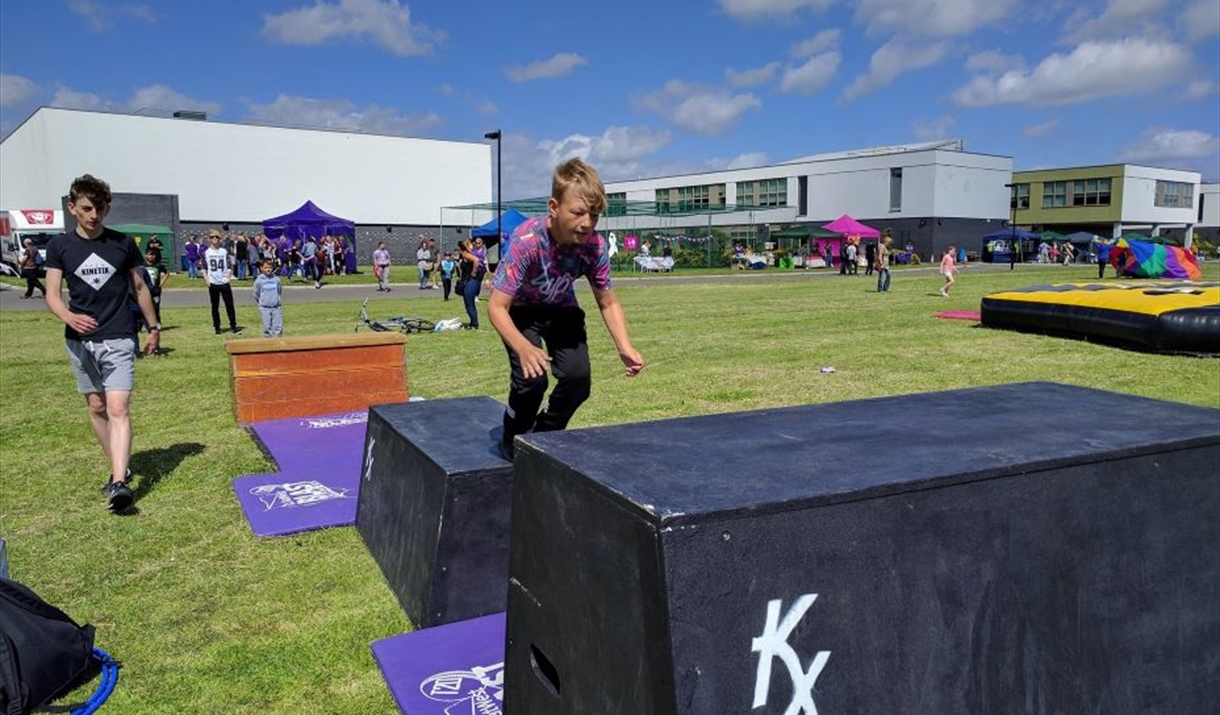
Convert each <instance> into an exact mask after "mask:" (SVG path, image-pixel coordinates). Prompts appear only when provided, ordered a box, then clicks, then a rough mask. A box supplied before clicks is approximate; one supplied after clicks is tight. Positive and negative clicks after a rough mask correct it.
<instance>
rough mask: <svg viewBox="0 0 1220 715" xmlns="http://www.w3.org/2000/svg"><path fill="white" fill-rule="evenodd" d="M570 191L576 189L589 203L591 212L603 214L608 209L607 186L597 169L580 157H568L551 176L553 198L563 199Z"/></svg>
mask: <svg viewBox="0 0 1220 715" xmlns="http://www.w3.org/2000/svg"><path fill="white" fill-rule="evenodd" d="M568 191H576V192H577V193H578V195H579V196H580V197H581V198H582V199H584V200H585V203H587V204H588V205H589V211H590V213H595V214H602V213H605V211H606V187H605V185H603V184H602V177H601V176H599V175H598V173H597V169H594V168H593V167H591V166H589V165H588V164H586V163H584V162H583V161H581V160H580V159H568V160H567V161H565V162H564V163H562V164H560V165H559V166H557V167H555V174H554V175H553V176H552V177H551V198H553V199H555V200H556V201H563V197H564V195H566V194H567V193H568Z"/></svg>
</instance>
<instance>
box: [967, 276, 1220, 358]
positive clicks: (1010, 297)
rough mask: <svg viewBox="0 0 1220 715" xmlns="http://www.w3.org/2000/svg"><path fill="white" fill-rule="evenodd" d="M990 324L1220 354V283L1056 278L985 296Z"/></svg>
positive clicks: (984, 316)
mask: <svg viewBox="0 0 1220 715" xmlns="http://www.w3.org/2000/svg"><path fill="white" fill-rule="evenodd" d="M981 312H982V323H983V325H985V326H987V327H989V328H1006V329H1010V330H1022V331H1025V332H1034V333H1048V334H1055V335H1067V336H1071V337H1078V338H1085V339H1088V340H1097V341H1099V342H1117V343H1120V344H1123V345H1127V346H1131V347H1136V348H1140V349H1145V350H1152V351H1155V352H1166V353H1191V354H1196V355H1220V282H1216V281H1165V280H1135V281H1109V282H1101V283H1057V284H1054V285H1038V286H1030V287H1028V288H1018V289H1016V290H1010V291H1004V292H1002V293H992V294H991V295H988V296H986V297H984V298H983V304H982V310H981Z"/></svg>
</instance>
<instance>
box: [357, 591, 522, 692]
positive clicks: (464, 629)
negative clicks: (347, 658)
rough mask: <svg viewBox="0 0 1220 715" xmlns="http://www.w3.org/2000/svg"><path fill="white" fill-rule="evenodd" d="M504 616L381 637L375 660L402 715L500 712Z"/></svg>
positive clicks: (498, 615) (499, 615) (374, 654)
mask: <svg viewBox="0 0 1220 715" xmlns="http://www.w3.org/2000/svg"><path fill="white" fill-rule="evenodd" d="M504 624H505V619H504V614H503V613H493V614H491V615H490V616H482V617H480V618H472V619H470V620H468V621H458V622H456V623H448V624H446V625H443V626H437V627H435V628H425V629H424V630H421V631H415V632H413V633H406V634H404V635H401V636H394V637H392V638H384V639H382V640H379V641H375V642H374V643H373V658H374V659H376V661H377V665H378V666H380V667H381V673H382V675H383V676H385V681H386V685H388V686H389V688H390V693H391V694H392V695H393V696H394V701H395V702H397V703H398V709H399V710H401V711H402V712H403V715H501V714H502V713H503V711H504V705H503V703H504Z"/></svg>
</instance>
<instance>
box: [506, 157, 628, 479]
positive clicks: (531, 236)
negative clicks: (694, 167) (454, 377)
mask: <svg viewBox="0 0 1220 715" xmlns="http://www.w3.org/2000/svg"><path fill="white" fill-rule="evenodd" d="M605 208H606V190H605V187H604V186H603V185H602V180H601V177H599V176H598V174H597V171H596V170H595V169H594V168H593V167H591V166H589V165H588V164H586V163H584V162H583V161H581V160H579V159H571V160H569V161H567V162H564V163H563V164H560V165H559V166H558V167H556V169H555V173H554V175H553V176H552V178H551V198H550V200H548V201H547V215H546V216H539V217H535V218H532V219H530V220H528V221H526V222H525V223H523V224H521V226H519V227H518V228H517V230H516V231H514V232H513V236H512V240H511V241H510V242H509V244H508V251H507V255H505V256H503V257H502V258H501V261H500V265H499V267H498V269H497V271H496V277H495V281H494V282H493V283H492V294H491V299H490V301H489V302H488V306H487V317H488V318H489V319H490V320H491V324H492V325H493V326H495V329H496V331H497V332H498V333H499V334H500V338H501V339H502V340H503V341H504V346H505V349H506V350H507V351H508V363H509V367H510V369H511V382H510V387H509V393H508V408H507V409H506V410H505V412H504V436H503V439H502V441H501V443H500V452H501V454H502V455H503V456H504V458H505V459H510V460H511V459H512V457H513V438H514V437H516V436H517V435H519V434H525V433H526V432H528V431H530V430H531V429H533V430H534V431H535V432H546V431H549V430H561V429H563V428H565V427H567V426H568V421H569V420H570V419H571V418H572V415H573V414H575V413H576V409H577V408H578V407H580V405H581V404H583V403H584V401H585V400H587V399H588V398H589V393H590V390H591V389H592V378H591V376H590V370H589V345H588V338H587V335H586V333H585V314H584V311H582V310H581V309H580V306H579V305H578V304H577V302H576V292H575V290H574V283H575V281H576V280H577V279H578V278H580V277H581V276H584V277H586V278H587V279H588V280H589V285H590V286H591V287H592V288H593V298H594V300H596V301H597V307H598V309H599V310H600V311H601V314H602V321H603V322H604V323H605V324H606V330H607V331H609V333H610V337H611V339H613V340H614V345H615V347H616V348H617V349H618V354H619V358H620V359H621V360H622V361H623V365H625V366H626V370H627V376H628V377H634V376H635V375H636V374H638V373H639V371H640V370H642V369H643V368H644V358H642V357H641V356H640V354H639V353H638V352H637V351H636V349H635V348H634V347H632V345H631V338H630V337H629V336H628V335H627V321H626V319H625V318H624V317H623V308H622V306H621V305H620V304H619V301H618V297H617V296H615V294H614V291H613V290H612V289H611V286H610V256H609V253H608V251H607V249H606V242H605V240H604V239H602V237H601V234H599V233H597V232H596V231H595V230H594V229H595V228H596V227H597V219H598V218H599V217H600V215H601V212H602V211H604V210H605ZM544 344H545V346H546V347H545V349H544V348H543V345H544ZM548 367H549V368H550V369H551V372H552V373H554V375H555V380H556V385H555V389H554V390H553V391H552V392H551V396H550V399H549V400H548V401H547V405H546V409H544V410H543V411H542V412H541V413H539V412H538V408H539V407H541V406H542V399H543V397H544V396H545V394H546V388H547V377H546V373H547V368H548Z"/></svg>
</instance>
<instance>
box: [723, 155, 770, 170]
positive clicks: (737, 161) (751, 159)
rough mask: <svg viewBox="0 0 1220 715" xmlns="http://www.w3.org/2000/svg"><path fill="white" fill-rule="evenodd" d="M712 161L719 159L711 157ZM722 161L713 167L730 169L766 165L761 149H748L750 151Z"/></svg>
mask: <svg viewBox="0 0 1220 715" xmlns="http://www.w3.org/2000/svg"><path fill="white" fill-rule="evenodd" d="M712 161H713V162H720V161H721V160H720V159H713V160H712ZM723 162H724V163H723V164H722V165H721V166H715V167H713V168H714V169H729V170H732V169H749V168H752V167H755V166H766V164H767V155H766V153H765V152H761V151H750V152H746V153H745V154H738V155H737V156H735V157H733V158H731V159H726V160H723Z"/></svg>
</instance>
